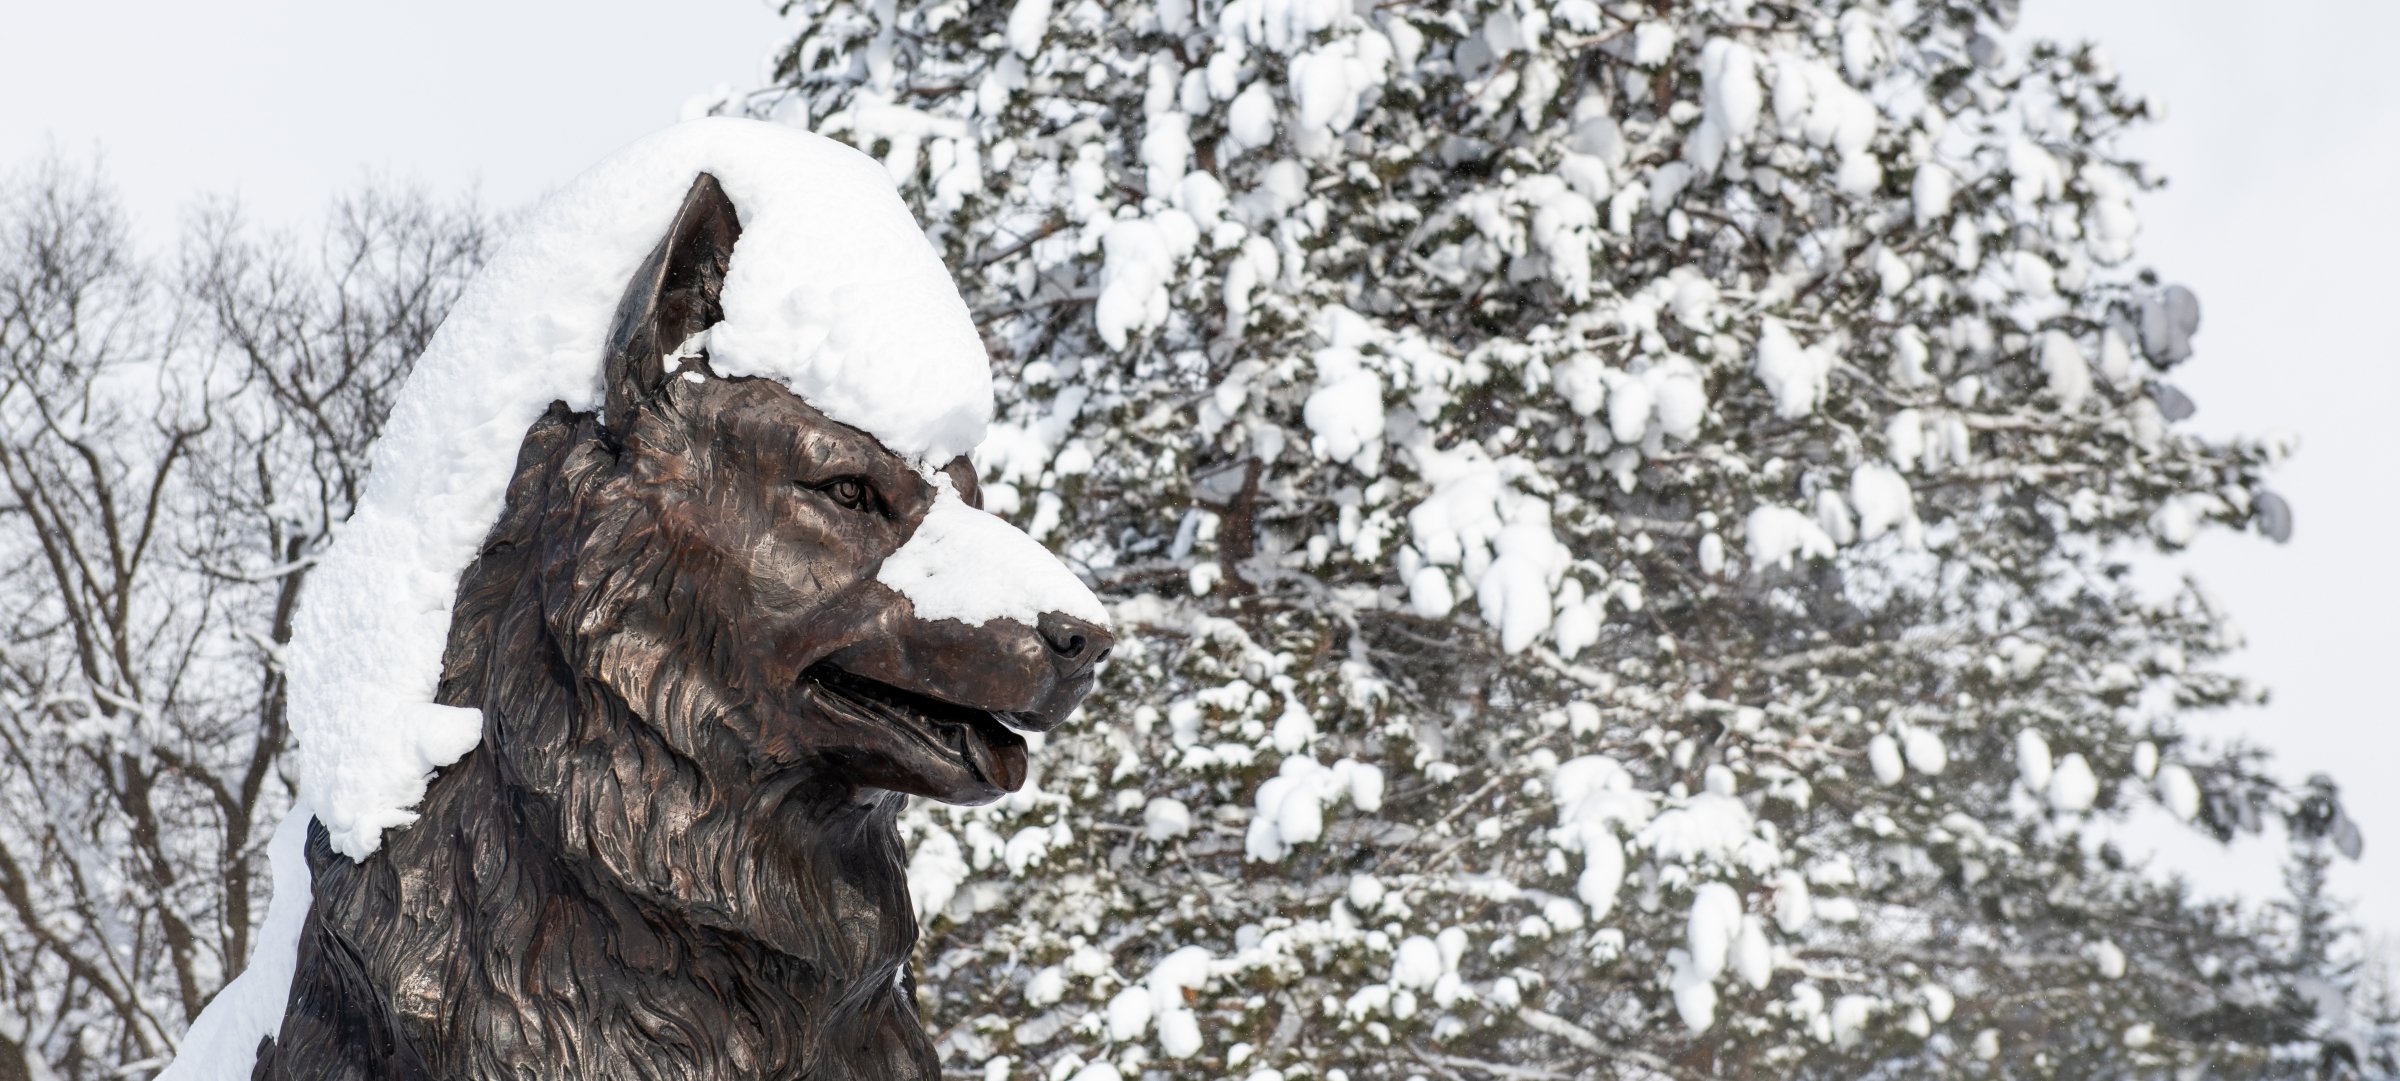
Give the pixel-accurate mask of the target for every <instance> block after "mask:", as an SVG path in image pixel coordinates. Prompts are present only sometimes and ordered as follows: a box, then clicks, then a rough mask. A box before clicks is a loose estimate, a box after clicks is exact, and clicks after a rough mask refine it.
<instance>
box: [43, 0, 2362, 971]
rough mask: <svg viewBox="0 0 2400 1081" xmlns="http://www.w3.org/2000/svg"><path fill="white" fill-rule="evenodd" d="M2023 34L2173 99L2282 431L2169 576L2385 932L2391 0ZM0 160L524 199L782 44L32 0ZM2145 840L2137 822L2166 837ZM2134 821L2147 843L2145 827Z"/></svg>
mask: <svg viewBox="0 0 2400 1081" xmlns="http://www.w3.org/2000/svg"><path fill="white" fill-rule="evenodd" d="M2024 6H2025V19H2026V23H2025V28H2024V29H2025V30H2026V31H2028V32H2030V33H2037V34H2042V35H2046V36H2054V37H2091V38H2094V39H2097V40H2099V41H2101V42H2103V43H2104V44H2106V45H2107V46H2108V47H2109V49H2110V51H2111V52H2112V53H2113V54H2114V55H2115V56H2116V58H2117V61H2118V65H2119V67H2120V68H2121V69H2122V70H2123V72H2124V73H2125V74H2126V76H2127V77H2128V78H2129V79H2131V80H2132V81H2133V83H2134V84H2135V85H2137V86H2139V87H2142V88H2144V89H2146V90H2148V91H2150V92H2152V93H2154V94H2155V95H2157V96H2158V97H2159V98H2161V99H2163V100H2164V101H2165V102H2166V103H2167V104H2168V106H2169V113H2168V118H2167V120H2166V122H2165V123H2163V124H2161V125H2158V126H2157V127H2156V128H2154V129H2153V130H2152V131H2151V132H2150V133H2148V134H2147V135H2145V136H2144V137H2142V138H2141V139H2140V141H2139V142H2138V143H2137V144H2136V146H2137V148H2138V149H2139V150H2140V151H2142V152H2143V153H2144V154H2145V155H2146V156H2148V157H2149V159H2150V160H2151V161H2152V162H2153V163H2155V164H2156V165H2158V166H2160V167H2161V168H2163V169H2164V170H2165V171H2166V172H2167V173H2168V174H2169V175H2170V176H2171V177H2172V180H2173V184H2172V186H2171V187H2170V188H2169V189H2168V190H2166V191H2165V192H2163V193H2160V194H2157V195H2154V196H2151V197H2149V198H2147V199H2145V200H2144V201H2143V203H2142V210H2143V215H2144V228H2143V235H2142V241H2141V250H2142V255H2143V257H2144V259H2145V260H2147V261H2148V262H2149V263H2151V264H2152V265H2155V266H2157V267H2159V268H2161V270H2162V271H2163V273H2165V275H2166V276H2167V278H2168V279H2169V280H2171V281H2180V282H2184V283H2187V284H2189V285H2191V286H2192V287H2193V288H2194V289H2196V290H2197V291H2198V292H2199V295H2200V298H2201V302H2202V307H2203V312H2204V320H2203V324H2202V329H2201V334H2200V336H2199V338H2198V340H2197V344H2198V349H2199V352H2198V356H2197V357H2196V358H2195V359H2194V360H2192V361H2191V362H2190V363H2188V364H2187V365H2185V366H2184V368H2182V369H2180V370H2178V371H2177V372H2176V373H2175V375H2174V377H2173V378H2174V380H2175V382H2177V383H2178V384H2179V385H2181V386H2182V387H2183V388H2184V389H2185V390H2186V391H2188V392H2189V393H2190V394H2191V395H2192V397H2193V398H2195V399H2196V400H2197V401H2198V402H2199V404H2200V415H2199V416H2198V417H2197V418H2196V419H2195V421H2194V423H2196V424H2199V425H2201V426H2203V427H2204V428H2206V429H2208V430H2211V431H2249V432H2268V431H2291V432H2297V433H2299V434H2300V436H2301V437H2302V447H2301V453H2300V455H2299V457H2298V458H2297V459H2296V460H2295V461H2294V462H2293V463H2292V464H2291V465H2290V466H2288V467H2287V468H2286V469H2285V471H2284V472H2283V474H2282V475H2281V477H2280V479H2279V481H2278V483H2277V485H2276V486H2277V488H2278V489H2279V490H2281V491H2282V492H2283V493H2284V494H2285V495H2286V496H2287V497H2289V498H2290V500H2291V502H2292V504H2293V506H2294V508H2295V510H2296V517H2297V520H2298V523H2299V524H2298V535H2297V536H2296V537H2295V538H2294V540H2293V542H2292V543H2291V544H2290V545H2289V546H2287V547H2277V546H2274V545H2271V544H2268V543H2266V542H2264V541H2261V540H2259V539H2257V538H2256V537H2253V536H2248V535H2241V536H2222V535H2220V536H2214V537H2211V538H2209V539H2207V540H2205V541H2203V543H2201V544H2200V545H2199V546H2198V548H2197V549H2196V550H2195V551H2194V552H2193V553H2192V554H2191V556H2190V557H2189V558H2188V560H2186V561H2185V565H2188V566H2189V567H2190V569H2191V570H2192V571H2193V572H2194V573H2196V574H2197V575H2198V576H2199V577H2200V578H2201V579H2202V580H2203V581H2204V582H2205V583H2207V584H2208V585H2209V587H2210V588H2211V589H2212V590H2214V591H2215V592H2216V593H2217V594H2218V596H2219V597H2220V598H2221V599H2222V600H2224V601H2225V602H2226V603H2227V604H2228V605H2229V606H2230V607H2231V609H2232V611H2233V612H2234V613H2235V614H2236V615H2237V617H2239V618H2240V620H2241V621H2242V623H2243V625H2244V627H2245V628H2246V629H2247V630H2248V632H2249V640H2250V643H2251V648H2250V649H2249V650H2248V652H2247V653H2246V654H2245V655H2244V656H2243V657H2241V658H2240V659H2239V662H2238V663H2239V664H2240V666H2241V667H2242V668H2243V669H2244V670H2245V671H2247V672H2249V673H2251V674H2252V675H2255V676H2257V677H2259V678H2261V679H2264V680H2265V681H2267V682H2268V683H2270V684H2271V685H2272V686H2274V687H2275V688H2276V697H2275V701H2274V703H2273V704H2272V705H2271V706H2269V707H2268V708H2266V709H2264V710H2260V711H2252V712H2249V713H2247V714H2244V715H2241V716H2236V717H2230V718H2209V719H2203V720H2201V721H2199V722H2198V728H2199V730H2200V731H2202V732H2203V733H2205V734H2209V735H2215V736H2225V735H2232V734H2236V733H2247V734H2250V735H2251V736H2253V737H2254V738H2256V739H2257V740H2259V741H2260V742H2263V743H2265V744H2267V745H2269V746H2272V747H2275V748H2276V749H2277V750H2278V751H2279V752H2280V753H2281V754H2282V755H2283V758H2284V761H2285V763H2286V766H2287V768H2289V769H2291V770H2293V771H2295V772H2296V773H2298V774H2303V775H2304V774H2305V773H2307V772H2312V771H2318V770H2322V771H2326V772H2329V773H2331V774H2333V775H2334V776H2335V777H2336V778H2337V779H2339V780H2340V781H2342V782H2343V784H2344V787H2345V789H2346V791H2347V793H2348V797H2349V801H2350V805H2351V808H2352V811H2353V813H2354V815H2355V816H2356V817H2357V818H2358V819H2359V821H2360V823H2361V825H2362V826H2363V827H2364V828H2365V830H2366V832H2367V857H2366V859H2365V860H2364V861H2362V863H2361V864H2359V865H2356V866H2348V867H2344V868H2342V869H2341V871H2340V872H2339V877H2338V878H2337V880H2336V882H2337V886H2338V888H2340V889H2341V890H2342V891H2343V892H2345V893H2347V894H2348V895H2349V896H2351V897H2353V898H2355V899H2358V900H2359V902H2360V905H2359V911H2360V913H2361V915H2362V916H2363V917H2365V918H2366V919H2367V920H2368V921H2369V922H2370V923H2372V924H2375V925H2376V926H2378V927H2380V928H2381V929H2382V930H2383V931H2384V932H2386V933H2400V903H2395V902H2394V900H2393V898H2396V897H2400V784H2395V783H2393V781H2392V780H2391V779H2389V778H2387V777H2386V776H2384V771H2385V770H2387V769H2391V768H2393V767H2394V765H2395V764H2396V763H2400V709H2395V707H2394V705H2393V703H2394V701H2395V693H2394V690H2393V688H2392V686H2391V685H2392V683H2393V682H2394V675H2395V673H2396V671H2400V630H2395V627H2396V626H2400V619H2396V618H2395V617H2396V615H2400V552H2395V551H2394V550H2393V549H2394V545H2395V544H2396V543H2400V498H2395V496H2400V484H2396V483H2395V479H2394V478H2395V476H2396V475H2400V452H2396V451H2395V449H2394V447H2395V445H2396V444H2395V442H2394V440H2393V438H2392V437H2391V436H2390V435H2389V434H2387V433H2389V432H2390V431H2391V430H2392V425H2391V418H2390V416H2389V414H2390V413H2391V412H2392V411H2393V410H2394V409H2395V408H2400V363H2396V362H2400V356H2395V353H2396V352H2400V350H2395V347H2394V345H2393V344H2392V343H2393V341H2394V333H2393V330H2392V329H2391V327H2392V324H2393V321H2394V320H2393V318H2392V317H2393V314H2394V313H2395V311H2400V297H2395V296H2394V293H2395V291H2396V289H2400V274H2395V273H2394V271H2393V269H2392V268H2393V266H2394V260H2395V253H2400V199H2395V198H2394V197H2393V196H2392V195H2391V194H2390V193H2391V192H2392V190H2393V189H2394V187H2395V178H2400V79H2394V78H2392V77H2391V74H2390V73H2391V68H2390V62H2389V59H2388V56H2387V55H2386V54H2387V53H2388V43H2389V42H2390V41H2392V40H2395V38H2400V5H2391V4H2368V3H2360V2H2357V0H2285V2H2283V3H2279V4H2276V5H2272V6H2271V13H2270V6H2266V5H2259V4H2256V3H2235V2H2233V0H2025V2H2024ZM10 24H11V25H10V26H9V32H8V48H7V49H6V50H5V62H4V63H0V101H5V102H7V103H8V104H7V106H6V107H5V108H0V167H5V166H8V165H12V164H14V163H19V162H23V161H25V160H27V159H29V158H32V157H35V156H38V155H39V154H41V153H42V152H43V150H44V147H45V145H46V144H53V145H56V146H57V147H59V148H60V149H61V150H63V151H64V152H66V153H67V154H68V155H69V156H70V157H74V158H84V159H88V158H89V157H90V156H91V155H92V154H93V153H94V152H97V153H99V154H100V155H101V157H102V159H103V160H104V162H105V164H106V165H107V167H108V171H109V173H110V175H111V176H112V178H113V179H114V181H115V182H116V184H117V185H118V187H119V189H120V190H121V191H122V193H123V194H124V196H125V198H126V201H127V203H128V204H129V206H130V207H131V209H132V210H133V212H134V213H135V215H136V216H137V224H138V225H139V227H140V228H141V229H142V231H143V235H144V236H145V238H147V239H149V240H152V241H155V242H161V243H163V242H165V241H166V240H167V239H169V238H170V237H171V236H172V229H173V227H174V223H175V217H176V213H177V209H178V207H180V206H181V205H182V204H183V203H184V201H185V200H187V199H188V198H189V197H190V196H191V195H193V194H195V193H198V192H216V193H235V194H238V195H239V196H240V198H241V199H242V201H243V203H244V205H245V206H247V207H248V208H249V209H250V210H251V212H252V213H253V214H254V215H256V216H258V217H260V218H263V219H266V220H269V221H274V222H283V223H299V222H304V221H306V220H308V218H309V217H310V215H312V214H313V213H314V212H315V211H316V210H317V209H318V208H319V207H321V206H322V205H323V204H324V203H325V201H326V199H327V198H328V197H329V196H330V195H332V194H334V193H335V192H337V191H340V190H342V189H344V188H346V187H352V186H355V185H356V184H357V183H358V182H359V181H360V180H362V179H363V178H365V177H367V176H368V175H370V174H381V175H385V176H391V177H397V178H404V179H415V180H418V181H422V182H423V183H425V184H426V185H427V186H428V187H429V188H431V189H432V190H435V191H437V192H447V191H456V190H461V189H464V188H466V187H468V186H470V185H473V186H477V187H479V188H480V191H481V193H482V196H483V198H484V201H485V202H486V203H487V204H488V205H491V206H493V207H496V208H514V207H519V206H522V205H524V204H526V203H528V202H530V201H531V200H532V199H534V198H536V197H537V196H539V195H540V194H541V193H542V192H543V191H545V190H546V189H548V188H549V187H551V186H553V185H556V184H558V183H560V182H562V181H564V180H565V179H566V178H568V177H570V176H572V175H573V174H574V173H576V172H577V171H579V170H580V169H582V168H583V167H584V166H586V165H588V164H590V163H592V162H593V161H595V160H597V159H598V158H600V157H601V156H602V155H604V154H606V153H607V152H608V151H609V150H611V149H613V148H615V147H616V146H618V145H620V144H623V143H625V142H627V141H629V140H631V139H633V138H635V137H637V136H639V135H641V134H643V133H645V132H648V131H650V130H652V129H654V128H657V127H659V126H661V125H664V124H666V123H668V122H670V121H672V120H674V119H675V117H676V114H677V112H678V109H679V107H680V105H681V103H682V102H683V101H684V99H685V98H686V97H687V96H690V95H693V94H696V93H701V92H704V91H706V90H708V89H709V88H710V87H712V86H714V85H716V84H718V83H731V84H734V85H736V86H746V85H751V84H754V83H755V82H756V81H757V80H758V78H759V76H760V72H761V63H762V61H763V59H764V57H765V55H766V53H767V51H768V50H769V49H770V48H771V46H772V45H773V44H774V43H775V40H776V37H777V30H776V27H777V24H778V20H777V19H776V18H775V16H774V15H773V14H772V12H771V9H770V8H768V7H767V6H766V4H765V3H763V2H759V0H673V2H669V0H653V2H650V3H634V2H630V0H509V2H506V3H495V2H492V0H480V2H468V0H411V2H409V3H406V4H402V3H396V2H391V0H344V2H341V3H322V2H302V0H215V2H212V3H208V4H190V3H182V2H173V3H170V2H162V0H136V2H130V3H110V4H89V3H86V4H77V3H49V4H43V5H40V6H39V8H38V10H37V12H36V13H34V14H31V15H30V16H29V15H26V14H22V13H20V14H17V15H15V16H14V17H12V18H11V19H10ZM2170 832H2171V831H2161V832H2160V834H2159V835H2161V836H2165V835H2169V833H2170ZM2142 835H2144V836H2149V835H2150V832H2149V831H2143V834H2142ZM2162 858H2163V859H2166V860H2169V861H2171V862H2172V863H2173V864H2175V865H2176V866H2179V867H2182V868H2184V869H2185V870H2186V871H2188V872H2189V873H2191V874H2192V875H2193V876H2194V877H2195V879H2196V880H2198V881H2199V882H2200V883H2201V884H2202V885H2203V886H2204V887H2208V888H2211V889H2216V890H2232V889H2241V888H2245V887H2248V888H2253V889H2255V888H2257V887H2258V886H2259V884H2261V883H2268V884H2271V883H2273V882H2274V881H2275V873H2276V870H2277V863H2276V860H2275V855H2274V853H2273V852H2272V851H2271V846H2268V845H2265V844H2252V845H2247V846H2242V847H2241V848H2239V849H2237V850H2236V851H2234V852H2231V853H2228V852H2226V851H2224V850H2221V849H2217V848H2215V847H2214V846H2213V845H2208V844H2205V843H2201V842H2196V841H2184V842H2180V843H2173V844H2170V845H2169V846H2168V849H2167V851H2166V852H2165V854H2164V855H2163V856H2162Z"/></svg>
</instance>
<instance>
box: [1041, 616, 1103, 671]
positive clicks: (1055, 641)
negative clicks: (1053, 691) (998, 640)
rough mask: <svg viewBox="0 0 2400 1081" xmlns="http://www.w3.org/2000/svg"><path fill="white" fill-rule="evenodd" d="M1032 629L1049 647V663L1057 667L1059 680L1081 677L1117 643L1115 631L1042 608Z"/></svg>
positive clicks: (1097, 663) (1096, 664)
mask: <svg viewBox="0 0 2400 1081" xmlns="http://www.w3.org/2000/svg"><path fill="white" fill-rule="evenodd" d="M1034 630H1035V631H1037V632H1039V633H1040V634H1041V636H1042V644H1043V645H1044V646H1047V647H1049V651H1050V663H1051V664H1052V665H1053V666H1055V667H1056V668H1057V669H1058V678H1059V681H1060V682H1062V683H1065V682H1072V681H1074V680H1078V679H1082V678H1083V677H1085V676H1087V675H1089V674H1091V671H1092V669H1093V668H1095V667H1097V666H1098V665H1099V664H1100V662H1101V661H1103V660H1106V659H1107V658H1108V651H1109V649H1110V648H1112V647H1114V646H1115V645H1116V644H1117V639H1116V636H1115V635H1112V634H1110V633H1108V632H1107V631H1105V630H1102V629H1101V628H1100V625H1099V624H1096V623H1092V622H1090V621H1087V620H1081V619H1077V618H1075V617H1074V616H1070V615H1067V614H1065V613H1062V612H1044V613H1043V614H1042V618H1041V619H1040V621H1039V622H1037V623H1035V624H1034Z"/></svg>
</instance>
